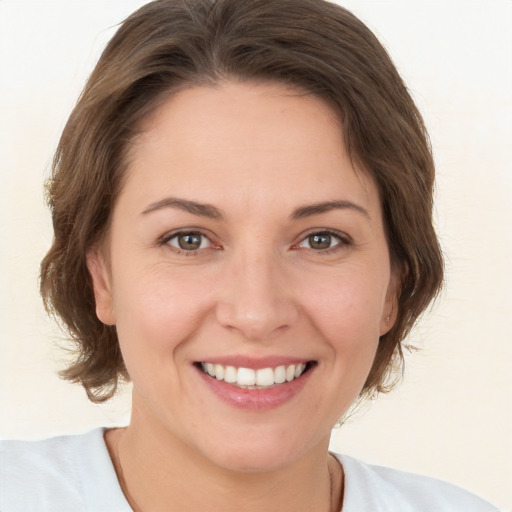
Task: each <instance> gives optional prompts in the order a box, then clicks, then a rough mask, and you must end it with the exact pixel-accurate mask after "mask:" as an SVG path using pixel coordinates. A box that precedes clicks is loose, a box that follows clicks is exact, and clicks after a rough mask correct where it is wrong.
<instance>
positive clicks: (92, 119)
mask: <svg viewBox="0 0 512 512" xmlns="http://www.w3.org/2000/svg"><path fill="white" fill-rule="evenodd" d="M225 80H235V81H245V82H247V81H248V82H254V81H257V82H272V83H276V82H277V83H281V84H285V85H288V86H290V87H293V88H299V89H300V90H302V91H304V92H306V93H310V94H313V95H316V96H317V97H319V98H321V99H323V100H324V101H326V102H327V104H329V105H330V107H331V108H332V109H333V110H334V111H335V112H336V114H337V115H339V117H340V119H341V122H342V129H343V135H344V140H345V144H346V146H347V149H348V151H349V155H350V157H351V159H352V161H353V163H355V164H357V167H358V168H360V169H362V170H363V172H364V173H366V174H367V175H368V176H370V177H371V179H372V180H373V182H374V183H375V184H376V186H377V188H378V191H379V195H380V200H381V206H382V213H383V220H384V226H385V233H386V237H387V242H388V246H389V252H390V260H391V266H392V271H393V272H394V275H395V276H396V277H397V280H398V285H397V288H398V290H397V312H396V314H397V317H396V321H395V323H394V325H393V327H392V328H391V330H390V331H389V332H387V333H386V334H384V335H383V336H381V338H380V342H379V345H378V349H377V352H376V357H375V360H374V362H373V366H372V368H371V371H370V373H369V375H368V378H367V380H366V382H365V384H364V387H363V390H362V393H361V396H367V395H370V394H375V393H377V392H381V391H387V390H388V389H390V388H391V387H392V384H393V383H394V382H395V380H396V376H397V375H399V372H398V371H397V370H398V369H400V368H402V367H403V343H404V340H405V338H406V336H407V334H408V333H409V331H410V329H411V328H412V326H413V325H414V323H415V322H416V320H417V318H418V317H419V315H420V314H421V313H422V312H423V311H424V310H425V308H426V307H427V306H428V304H429V303H430V301H431V300H432V299H433V298H434V297H435V296H436V294H437V293H438V291H439V289H440V287H441V284H442V279H443V261H442V254H441V250H440V247H439V243H438V240H437V237H436V234H435V230H434V228H433V224H432V200H433V186H434V163H433V158H432V153H431V148H430V143H429V139H428V135H427V132H426V130H425V126H424V123H423V120H422V118H421V115H420V113H419V112H418V109H417V108H416V106H415V104H414V102H413V100H412V98H411V96H410V95H409V93H408V91H407V88H406V86H405V85H404V83H403V81H402V79H401V77H400V76H399V74H398V72H397V70H396V68H395V66H394V65H393V63H392V61H391V59H390V57H389V55H388V54H387V52H386V50H385V49H384V48H383V46H382V45H381V44H380V43H379V41H378V40H377V38H376V37H375V36H374V34H373V33H372V32H371V31H370V30H369V29H368V28H367V27H366V26H365V25H364V24H363V23H362V22H361V21H360V20H359V19H357V18H356V17H355V16H354V15H353V14H351V13H350V12H349V11H347V10H346V9H344V8H342V7H340V6H338V5H335V4H333V3H330V2H327V1H324V0H157V1H154V2H150V3H148V4H146V5H144V6H143V7H141V8H140V9H139V10H137V11H136V12H134V13H133V14H132V15H131V16H129V17H128V18H127V19H126V20H125V21H124V22H123V23H122V24H121V26H120V28H119V29H118V31H117V32H116V34H115V35H114V37H113V38H112V39H111V41H110V42H109V43H108V45H107V46H106V48H105V50H104V51H103V54H102V55H101V58H100V59H99V61H98V63H97V65H96V67H95V68H94V70H93V72H92V74H91V76H90V78H89V80H88V81H87V83H86V85H85V88H84V90H83V92H82V94H81V96H80V98H79V100H78V102H77V105H76V106H75V108H74V110H73V111H72V113H71V115H70V117H69V120H68V122H67V124H66V126H65V128H64V131H63V133H62V136H61V139H60V142H59V145H58V148H57V151H56V154H55V158H54V162H53V169H52V175H51V177H50V179H49V180H48V184H47V199H48V204H49V206H50V209H51V212H52V219H53V229H54V239H53V244H52V246H51V248H50V250H49V252H48V253H47V255H46V257H45V258H44V259H43V261H42V263H41V294H42V297H43V300H44V304H45V307H46V309H47V310H48V311H49V312H50V313H52V314H54V315H55V316H56V317H59V318H60V322H61V325H62V326H63V327H64V328H65V329H66V330H67V332H68V334H69V335H70V337H71V339H72V340H73V341H74V342H75V344H76V357H75V359H74V360H73V361H72V362H71V363H70V364H69V365H68V366H67V368H66V369H65V370H63V371H62V372H60V373H61V376H63V377H64V378H66V379H68V380H70V381H73V382H79V383H81V384H82V385H83V387H84V388H85V390H86V391H87V394H88V396H89V399H91V400H92V401H94V402H102V401H105V400H107V399H109V398H111V397H112V396H113V395H114V393H115V391H116V388H117V385H118V382H119V379H120V378H121V379H128V378H129V376H128V375H127V372H126V368H125V366H124V363H123V359H122V355H121V352H120V348H119V342H118V338H117V334H116V328H115V326H106V325H104V324H102V323H101V322H100V321H99V319H98V318H97V316H96V312H95V300H94V292H93V286H92V280H91V276H90V274H89V271H88V268H87V261H86V256H87V253H88V252H89V251H90V250H91V248H93V247H95V245H98V244H100V243H101V241H102V240H104V239H105V238H106V236H107V234H108V229H109V225H110V221H111V216H112V210H113V207H114V204H115V201H116V198H117V196H118V194H119V191H120V189H121V187H122V184H123V176H124V173H125V170H126V167H127V161H126V154H127V152H128V149H129V146H130V143H131V141H133V139H134V137H135V136H136V135H137V133H138V131H140V130H141V124H142V121H143V120H144V119H147V117H148V116H149V115H150V114H151V113H152V112H154V111H155V110H156V109H158V107H159V106H160V105H161V104H162V103H163V102H164V101H165V100H166V99H167V98H168V97H169V95H170V94H172V93H173V92H176V91H178V90H180V89H183V88H187V87H193V86H200V85H215V84H219V83H221V82H222V81H225Z"/></svg>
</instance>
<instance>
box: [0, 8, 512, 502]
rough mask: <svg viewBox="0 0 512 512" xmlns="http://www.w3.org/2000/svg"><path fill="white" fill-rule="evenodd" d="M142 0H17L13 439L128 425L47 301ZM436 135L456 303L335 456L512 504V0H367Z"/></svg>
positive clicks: (4, 133) (5, 114)
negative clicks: (73, 149)
mask: <svg viewBox="0 0 512 512" xmlns="http://www.w3.org/2000/svg"><path fill="white" fill-rule="evenodd" d="M142 3H144V2H143V1H142V0H115V1H114V0H74V1H69V0H60V1H49V0H47V1H41V0H34V1H28V0H0V216H1V217H0V437H21V438H37V437H41V436H48V435H54V434H60V433H67V432H80V431H84V430H86V429H89V428H91V427H93V426H96V425H111V424H119V423H122V422H126V421H127V419H128V418H129V400H128V394H127V393H125V394H123V395H121V396H120V397H119V398H118V399H117V400H115V401H113V402H111V403H109V404H106V405H103V406H94V405H92V404H89V403H88V402H87V400H86V398H85V395H84V393H83V392H82V391H81V389H79V388H78V387H74V386H71V385H69V384H66V383H64V382H62V381H60V380H59V379H58V378H57V377H56V375H55V371H56V369H57V368H58V367H59V364H61V363H62V360H63V358H64V357H65V356H64V355H63V353H62V351H59V350H57V349H56V348H55V345H56V342H58V341H59V340H62V336H61V334H60V333H59V332H58V331H57V330H56V328H55V327H54V325H53V324H52V323H51V322H50V321H49V320H48V319H47V318H46V316H45V314H44V312H43V309H42V306H41V302H40V299H39V297H38V289H37V288H38V283H37V275H38V263H39V260H40V259H41V257H42V256H43V254H44V252H45V250H46V249H47V248H48V246H49V244H50V240H51V229H50V220H49V215H48V212H47V210H46V208H45V206H44V201H43V194H42V184H43V181H44V179H45V177H46V176H47V175H48V170H49V167H50V163H51V158H52V152H53V150H54V149H55V146H56V143H57V139H58V136H59V133H60V131H61V129H62V128H63V125H64V122H65V119H66V117H67V115H68V114H69V111H70V110H71V108H72V106H73V104H74V102H75V101H76V98H77V96H78V94H79V91H80V89H81V87H82V85H83V83H84V80H85V78H86V77H87V75H88V73H89V72H90V70H91V69H92V66H93V63H94V62H95V60H96V59H97V57H98V54H99V52H100V50H101V49H102V47H103V46H104V44H105V43H106V41H107V40H108V39H109V37H110V36H111V35H112V33H113V27H114V25H115V24H117V23H118V22H119V21H120V20H121V19H123V18H124V17H125V16H126V15H127V14H128V13H130V12H131V11H132V10H133V9H134V8H135V7H137V6H139V5H141V4H142ZM341 3H342V4H343V5H345V6H347V7H349V8H350V9H352V10H353V11H354V12H355V13H356V14H358V15H359V16H360V17H361V18H362V19H363V20H365V21H366V22H367V23H368V24H369V25H370V27H371V28H373V29H374V30H375V31H376V32H377V34H378V35H379V37H380V38H381V40H382V41H383V43H384V44H385V45H386V46H387V48H388V49H389V51H390V53H391V55H392V57H393V58H394V60H395V62H396V63H397V65H398V67H399V69H400V71H401V73H402V74H403V76H404V78H405V79H406V81H407V82H408V84H409V86H410V89H411V91H412V93H413V95H414V97H415V98H416V100H417V101H418V103H419V105H420V108H421V110H422V112H423V114H424V116H425V119H426V122H427V124H428V126H429V128H430V131H431V135H432V140H433V145H434V149H435V154H436V160H437V165H438V182H437V210H436V215H437V224H438V229H439V233H440V236H441V240H442V244H443V248H444V251H445V253H446V260H447V285H446V288H445V291H444V294H443V296H442V297H441V299H440V300H439V301H438V303H437V305H436V306H435V308H433V310H432V311H431V312H430V313H429V314H428V315H427V316H426V317H425V318H424V319H423V321H422V322H421V324H420V325H419V327H418V328H417V329H416V330H415V332H414V333H413V335H412V336H411V339H410V341H411V342H412V343H414V344H415V345H416V346H418V347H420V348H421V351H419V352H417V353H415V354H412V355H411V356H410V357H409V358H408V363H407V370H406V373H405V379H404V382H403V384H402V385H401V387H400V388H399V389H397V390H396V391H395V392H394V393H392V394H391V395H389V396H386V397H381V398H380V399H379V400H378V401H377V402H375V403H373V404H372V405H371V406H370V407H367V408H366V410H365V411H363V412H361V413H360V414H359V415H358V416H357V417H356V418H354V419H353V420H352V421H351V422H350V423H349V424H348V425H346V426H344V427H343V428H342V429H340V430H339V431H336V432H335V434H334V436H333V449H335V450H338V451H343V452H345V453H348V454H353V455H356V456H358V457H360V458H363V459H366V460H367V461H372V462H375V463H379V464H386V465H391V466H396V467H400V468H402V469H407V470H411V471H416V472H420V473H425V474H430V475H434V476H438V477H440V478H444V479H447V480H450V481H452V482H455V483H458V484H460V485H462V486H465V487H467V488H469V489H471V490H473V491H474V492H476V493H479V494H481V495H483V496H484V497H486V498H487V499H490V500H492V501H494V502H495V503H496V504H497V505H499V506H500V507H503V508H504V509H507V510H512V491H511V486H510V484H511V483H512V463H511V460H512V435H511V425H512V407H511V403H512V377H511V374H512V371H511V370H512V330H511V328H510V324H511V320H512V299H511V293H512V292H511V290H512V270H511V269H512V208H511V198H512V169H511V164H512V30H511V27H512V2H511V1H510V0H489V1H484V0H481V1H468V0H464V1H457V0H445V1H415V0H412V1H411V0H408V1H406V0H389V1H376V0H375V1H369V0H351V1H348V0H347V1H345V2H341Z"/></svg>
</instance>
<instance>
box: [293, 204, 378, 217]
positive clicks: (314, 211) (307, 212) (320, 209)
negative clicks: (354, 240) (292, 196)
mask: <svg viewBox="0 0 512 512" xmlns="http://www.w3.org/2000/svg"><path fill="white" fill-rule="evenodd" d="M345 209H348V210H354V211H356V212H359V213H362V214H363V215H364V216H365V217H367V218H368V219H371V217H370V214H369V213H368V210H366V209H365V208H363V207H362V206H359V205H358V204H355V203H353V202H352V201H345V200H338V201H325V202H323V203H315V204H311V205H307V206H301V207H299V208H296V209H295V210H294V211H293V213H292V215H291V217H292V219H303V218H305V217H310V216H312V215H319V214H321V213H326V212H328V211H331V210H345Z"/></svg>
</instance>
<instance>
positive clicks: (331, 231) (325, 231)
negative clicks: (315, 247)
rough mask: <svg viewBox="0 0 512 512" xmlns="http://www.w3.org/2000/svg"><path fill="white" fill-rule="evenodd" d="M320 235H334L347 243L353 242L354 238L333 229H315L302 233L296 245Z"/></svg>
mask: <svg viewBox="0 0 512 512" xmlns="http://www.w3.org/2000/svg"><path fill="white" fill-rule="evenodd" d="M320 234H327V235H332V236H335V237H337V238H340V239H341V240H343V241H345V242H352V237H351V236H350V235H349V234H348V233H346V232H345V231H339V230H337V229H332V228H313V229H309V230H307V231H306V232H303V233H301V234H300V235H299V237H298V241H297V242H296V244H297V243H300V242H302V241H304V240H305V239H306V238H308V237H310V236H312V235H320Z"/></svg>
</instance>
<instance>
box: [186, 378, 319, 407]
mask: <svg viewBox="0 0 512 512" xmlns="http://www.w3.org/2000/svg"><path fill="white" fill-rule="evenodd" d="M196 370H197V372H198V373H199V375H200V377H201V378H202V379H203V382H204V383H205V384H206V385H207V386H208V388H209V389H210V390H211V391H213V392H214V393H215V394H216V395H217V396H218V397H219V398H220V399H221V400H222V401H224V402H225V403H227V404H228V405H231V406H232V407H237V408H239V409H247V410H252V411H267V410H269V409H274V408H276V407H279V406H280V405H283V404H285V403H286V402H288V401H290V400H291V399H292V398H293V397H295V396H296V395H297V394H299V393H300V391H301V390H302V389H303V388H304V386H305V385H306V382H307V381H308V380H309V376H310V374H311V373H312V370H313V368H310V369H309V370H307V371H306V372H305V373H303V374H302V375H301V376H300V377H299V378H297V379H294V380H292V381H291V382H285V383H283V384H278V385H276V386H274V387H272V388H266V389H244V388H239V387H237V386H234V385H232V384H228V383H226V382H224V381H223V380H217V379H214V378H212V377H210V376H209V375H207V374H206V373H204V372H202V371H201V370H200V369H199V368H196Z"/></svg>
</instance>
